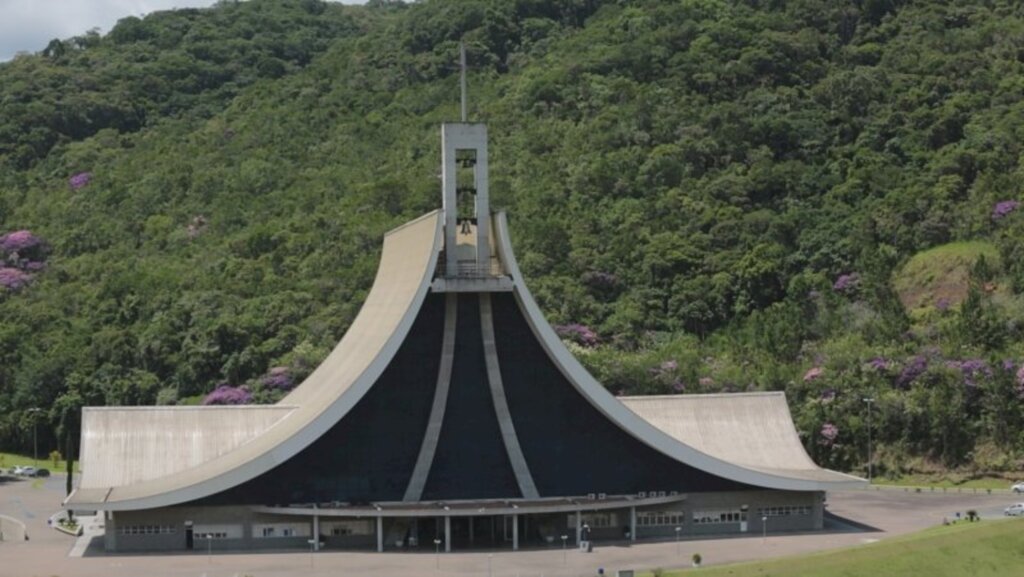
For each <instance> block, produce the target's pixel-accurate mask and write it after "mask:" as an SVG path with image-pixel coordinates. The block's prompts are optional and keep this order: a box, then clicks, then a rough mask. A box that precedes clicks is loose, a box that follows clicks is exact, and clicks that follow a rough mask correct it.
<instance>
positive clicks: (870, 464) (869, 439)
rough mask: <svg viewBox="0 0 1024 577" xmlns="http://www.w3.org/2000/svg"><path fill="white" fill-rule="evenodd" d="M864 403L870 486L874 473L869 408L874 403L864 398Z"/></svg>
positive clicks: (869, 398)
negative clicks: (866, 417) (866, 416)
mask: <svg viewBox="0 0 1024 577" xmlns="http://www.w3.org/2000/svg"><path fill="white" fill-rule="evenodd" d="M864 402H865V403H867V405H868V484H869V485H870V484H871V477H872V476H873V475H872V474H873V473H874V465H873V463H872V454H871V406H872V404H873V403H874V402H875V398H874V397H864Z"/></svg>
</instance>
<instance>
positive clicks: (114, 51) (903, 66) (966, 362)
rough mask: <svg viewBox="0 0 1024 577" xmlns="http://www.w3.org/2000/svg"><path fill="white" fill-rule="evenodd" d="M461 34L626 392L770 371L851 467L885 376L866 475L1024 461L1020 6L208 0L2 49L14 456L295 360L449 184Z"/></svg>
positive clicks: (541, 264) (593, 365)
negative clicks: (875, 446)
mask: <svg viewBox="0 0 1024 577" xmlns="http://www.w3.org/2000/svg"><path fill="white" fill-rule="evenodd" d="M460 41H464V42H465V43H466V46H467V51H468V57H469V63H470V69H471V72H470V75H469V92H470V111H471V117H472V118H473V119H476V120H480V121H484V122H487V123H488V124H489V128H490V134H491V156H492V162H491V170H492V175H491V177H492V178H491V179H492V198H493V203H494V204H495V205H497V206H500V207H503V208H506V209H508V210H509V212H510V223H511V227H512V235H513V240H514V242H515V244H516V247H517V253H518V254H519V256H520V261H521V264H522V266H523V269H524V273H525V274H526V275H527V277H528V280H529V282H530V284H531V287H532V289H533V292H534V294H535V295H536V296H537V298H538V300H539V302H540V304H541V306H542V307H543V308H544V311H545V313H546V314H547V315H548V318H549V319H550V320H551V321H552V322H553V323H554V324H556V325H558V326H559V327H560V334H562V335H563V337H564V338H566V339H567V340H569V341H571V342H572V343H573V346H574V348H575V350H576V352H577V353H578V354H579V355H580V357H581V359H582V360H583V361H584V363H585V364H586V365H587V366H588V367H589V368H590V369H591V370H592V371H593V372H594V373H595V374H596V375H597V376H598V378H599V379H600V380H602V382H604V384H605V385H606V386H607V387H609V389H610V390H612V391H613V392H616V393H623V394H625V393H667V392H716V391H741V390H785V391H786V392H787V396H788V399H789V402H790V404H791V407H792V408H793V413H794V417H795V419H796V421H797V423H798V426H799V428H800V430H801V433H802V434H803V435H804V439H805V442H806V445H807V447H808V448H809V449H810V450H811V451H812V454H813V455H814V456H815V457H816V458H817V459H818V460H819V461H820V462H822V463H823V464H826V465H830V466H834V467H839V468H846V469H850V470H858V469H859V468H862V467H863V465H864V461H865V459H866V448H865V436H866V435H865V434H864V433H865V432H866V427H867V420H866V417H867V415H866V410H867V409H868V408H870V407H866V406H865V405H864V403H863V402H862V399H863V398H864V397H865V396H870V397H872V398H875V399H877V403H876V404H875V405H874V408H873V410H875V411H876V412H877V414H876V415H875V417H874V421H873V422H874V426H875V427H876V428H877V431H876V434H875V438H876V439H877V440H879V442H880V443H881V446H882V450H881V457H880V459H881V460H882V461H883V462H882V463H881V465H882V466H883V469H884V470H889V471H896V472H898V471H901V470H907V469H910V468H915V467H925V466H930V465H932V464H938V465H939V466H949V467H952V466H974V467H980V468H987V469H992V470H999V469H1012V468H1022V465H1021V462H1020V459H1021V458H1022V457H1024V434H1022V433H1024V412H1022V406H1021V401H1022V398H1024V370H1022V369H1021V366H1022V364H1024V347H1022V346H1021V336H1022V335H1021V327H1022V326H1024V301H1022V300H1021V298H1020V296H1019V295H1020V293H1021V291H1022V290H1024V264H1022V263H1024V258H1022V256H1024V217H1022V216H1021V214H1020V211H1019V210H1018V204H1019V201H1020V199H1021V196H1022V194H1021V192H1022V191H1021V182H1022V179H1021V178H1020V176H1021V171H1022V169H1021V165H1020V158H1021V153H1022V150H1021V144H1020V143H1021V142H1022V138H1021V135H1022V134H1024V75H1022V67H1024V51H1022V49H1021V46H1024V8H1022V7H1021V6H1020V5H1019V4H1018V3H1016V2H1012V1H1010V0H986V1H984V2H978V1H976V0H972V1H968V0H916V1H915V0H885V1H874V0H860V1H857V2H849V1H845V0H796V1H789V2H778V1H771V0H603V1H602V0H557V1H542V0H515V1H506V0H461V1H455V0H433V1H424V2H418V3H410V4H405V3H402V2H397V1H390V0H375V1H371V2H369V3H367V4H366V5H365V6H342V5H339V4H334V3H324V2H319V1H317V0H251V1H248V2H237V1H228V0H225V1H222V2H220V3H218V4H217V5H216V6H215V7H213V8H211V9H184V10H174V11H168V12H157V13H154V14H150V15H148V16H146V17H144V18H135V17H128V18H125V19H123V20H121V21H120V22H118V24H117V25H116V26H115V27H114V28H113V29H112V30H111V31H110V32H109V33H107V34H106V35H101V34H99V33H98V32H95V31H93V32H87V33H85V34H83V35H81V36H78V37H74V38H70V39H55V40H54V41H52V42H51V43H50V45H49V46H48V47H47V48H46V49H45V50H44V51H42V52H41V53H39V54H35V55H24V56H19V57H17V58H15V59H14V60H13V61H11V62H9V63H6V64H0V251H2V252H0V261H2V262H0V444H2V445H4V446H11V447H18V446H20V447H26V446H27V443H28V440H27V439H28V437H27V436H26V430H27V429H26V427H25V426H24V425H25V423H26V422H30V421H29V419H31V418H32V417H31V416H30V413H28V409H30V408H33V407H45V408H49V407H59V408H60V409H59V410H57V409H54V410H53V411H51V412H52V414H51V415H50V417H49V418H50V424H51V425H52V427H51V428H50V430H51V432H50V433H43V434H44V435H47V434H48V435H50V436H51V437H52V436H53V435H54V432H55V431H56V429H57V428H58V427H59V428H61V430H63V429H64V428H66V427H67V426H68V425H67V423H72V422H74V421H73V420H71V417H69V416H67V415H68V408H67V407H68V405H69V403H72V401H74V403H73V404H76V405H80V404H110V405H123V404H152V403H157V402H159V403H178V402H200V401H201V400H202V399H203V398H204V397H206V395H208V394H211V393H215V396H214V397H213V398H214V399H222V400H223V401H222V402H239V399H241V401H244V402H250V401H252V402H269V401H273V400H274V399H275V398H277V397H278V396H279V395H280V394H282V391H284V390H286V389H287V388H288V387H290V386H293V384H294V383H296V382H298V381H300V380H301V379H302V378H303V377H304V376H305V375H306V374H308V372H310V371H311V370H312V368H313V367H315V366H316V363H317V362H318V361H319V360H320V359H322V358H323V357H324V356H325V355H326V353H327V351H328V350H330V348H331V347H332V346H333V344H334V343H335V342H336V341H337V340H338V339H339V338H340V336H341V335H342V334H343V333H344V331H345V329H346V328H347V326H348V324H349V323H350V322H351V320H352V319H353V318H354V316H355V314H356V312H357V311H358V310H359V307H360V305H361V303H362V299H363V298H364V296H365V294H366V291H367V290H368V288H369V286H370V283H371V281H372V278H373V274H374V270H375V267H376V261H377V258H378V255H379V253H378V251H379V244H380V239H381V236H382V234H383V233H384V231H386V230H388V229H389V228H391V227H393V226H395V225H397V224H400V223H402V222H404V221H406V220H408V219H410V218H412V217H415V216H418V215H419V214H421V213H422V212H425V211H427V210H430V209H433V208H435V207H436V206H438V205H439V202H440V200H439V199H440V192H439V184H438V180H437V178H436V174H437V167H438V165H439V162H440V143H439V130H438V125H439V123H440V122H442V121H445V120H454V119H456V118H457V117H458V93H459V88H458V81H457V78H456V75H457V72H458V70H457V62H458V56H457V53H458V43H459V42H460ZM25 234H28V235H31V238H33V239H35V240H36V241H37V242H35V244H32V246H29V247H21V248H12V247H14V244H17V243H20V242H24V239H25V238H27V237H25ZM11 235H16V236H13V237H12V236H11ZM18 235H20V236H18ZM11 238H13V239H14V240H13V241H11V240H10V239H11ZM2 239H7V240H2ZM19 239H20V240H19ZM966 241H970V242H971V243H974V244H975V245H977V244H978V243H980V244H981V245H983V246H984V247H986V248H985V249H984V250H980V251H978V252H977V254H983V255H987V256H985V257H984V258H982V259H977V258H976V257H971V258H968V259H967V260H966V261H964V264H963V266H961V267H960V269H957V270H958V271H959V272H957V273H956V274H954V273H953V272H951V269H950V270H947V269H946V268H943V267H941V266H938V265H935V267H933V268H928V267H927V266H925V267H924V268H923V269H922V268H921V267H918V266H917V265H914V267H910V268H907V266H908V262H909V261H910V260H911V259H912V257H914V256H915V255H916V254H918V253H920V252H922V251H926V250H932V251H939V252H938V253H937V254H939V255H940V258H939V259H938V261H936V262H942V258H941V255H942V254H945V253H943V252H942V251H944V250H949V251H954V252H956V251H957V250H958V249H957V248H956V247H958V246H962V244H960V243H963V242H966ZM957 254H960V253H957ZM971 254H975V253H971ZM979 261H980V262H979ZM915 262H916V261H915ZM958 262H959V261H958ZM922 266H923V265H922ZM915 267H916V268H915ZM908 271H913V273H911V272H908ZM947 275H948V276H947ZM947 278H948V279H949V282H951V283H959V285H958V288H957V289H956V290H948V291H946V290H945V289H942V291H940V292H941V294H939V292H935V293H932V292H929V291H930V290H932V289H930V288H928V287H932V286H939V285H942V282H943V279H947ZM936 283H938V284H936ZM907 287H910V288H909V289H908V288H907ZM907 290H909V291H911V292H912V293H913V295H914V303H915V306H914V308H913V310H908V309H907V308H905V307H904V304H903V301H901V298H902V297H903V296H904V295H905V294H907V293H906V291H907ZM935 290H939V289H935ZM285 382H287V384H283V383H285ZM216 402H221V401H216ZM40 431H41V433H42V432H43V428H42V427H41V429H40ZM41 438H42V437H41ZM861 470H862V469H861Z"/></svg>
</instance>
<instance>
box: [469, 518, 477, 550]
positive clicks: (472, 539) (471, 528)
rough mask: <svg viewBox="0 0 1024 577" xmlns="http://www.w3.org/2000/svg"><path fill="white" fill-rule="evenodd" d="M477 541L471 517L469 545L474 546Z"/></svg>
mask: <svg viewBox="0 0 1024 577" xmlns="http://www.w3.org/2000/svg"><path fill="white" fill-rule="evenodd" d="M475 541H476V535H474V534H473V517H470V518H469V546H470V547H472V546H473V543H474V542H475Z"/></svg>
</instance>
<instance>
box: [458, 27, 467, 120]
mask: <svg viewBox="0 0 1024 577" xmlns="http://www.w3.org/2000/svg"><path fill="white" fill-rule="evenodd" d="M459 82H460V84H461V88H462V121H463V122H466V43H465V42H459Z"/></svg>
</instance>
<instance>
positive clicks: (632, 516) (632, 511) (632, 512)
mask: <svg viewBox="0 0 1024 577" xmlns="http://www.w3.org/2000/svg"><path fill="white" fill-rule="evenodd" d="M629 540H630V541H636V506H635V505H634V506H632V507H630V508H629Z"/></svg>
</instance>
